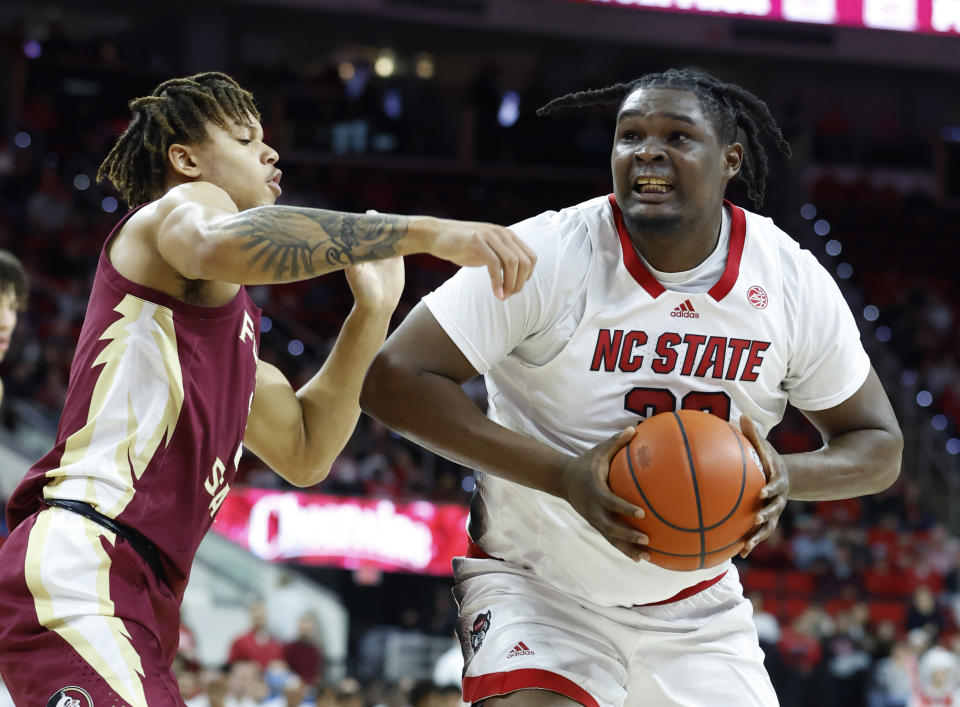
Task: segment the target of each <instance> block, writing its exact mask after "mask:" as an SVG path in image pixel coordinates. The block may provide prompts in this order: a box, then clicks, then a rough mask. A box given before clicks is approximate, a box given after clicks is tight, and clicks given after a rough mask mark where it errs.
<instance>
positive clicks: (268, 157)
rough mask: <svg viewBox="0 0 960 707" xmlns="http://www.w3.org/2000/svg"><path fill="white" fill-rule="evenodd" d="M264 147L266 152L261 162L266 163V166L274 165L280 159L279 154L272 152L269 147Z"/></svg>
mask: <svg viewBox="0 0 960 707" xmlns="http://www.w3.org/2000/svg"><path fill="white" fill-rule="evenodd" d="M264 147H266V148H267V150H266V152H265V153H264V159H263V161H264V162H266V163H267V164H276V163H277V162H278V161H279V159H280V153H279V152H277V151H276V150H274V149H273V148H272V147H270V146H269V145H264Z"/></svg>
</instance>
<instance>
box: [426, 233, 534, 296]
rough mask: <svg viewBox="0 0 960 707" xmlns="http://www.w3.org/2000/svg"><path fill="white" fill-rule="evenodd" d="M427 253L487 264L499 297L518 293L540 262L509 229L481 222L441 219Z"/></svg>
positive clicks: (460, 261)
mask: <svg viewBox="0 0 960 707" xmlns="http://www.w3.org/2000/svg"><path fill="white" fill-rule="evenodd" d="M427 252H428V253H431V254H433V255H435V256H437V257H438V258H443V259H444V260H449V261H451V262H453V263H456V264H457V265H464V266H467V267H472V266H483V267H486V268H487V272H488V273H489V275H490V284H491V285H492V287H493V294H494V295H496V296H497V297H498V298H499V299H506V298H507V297H509V296H510V295H512V294H514V293H516V292H519V291H520V290H521V289H522V288H523V286H524V284H525V283H526V282H527V280H528V279H529V278H530V275H531V273H533V268H534V266H535V265H536V262H537V256H536V253H534V252H533V250H532V249H531V248H530V247H529V246H528V245H527V244H526V243H524V242H523V241H521V240H520V239H519V238H518V237H517V235H516V234H515V233H514V232H513V231H511V230H510V229H509V228H504V227H503V226H497V225H494V224H492V223H481V222H478V221H450V220H446V219H438V220H437V233H436V235H435V236H434V238H433V242H432V243H431V245H430V246H429V247H428V248H427Z"/></svg>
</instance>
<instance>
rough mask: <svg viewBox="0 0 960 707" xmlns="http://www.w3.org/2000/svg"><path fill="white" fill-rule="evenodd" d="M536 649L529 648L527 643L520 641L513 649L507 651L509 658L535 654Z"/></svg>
mask: <svg viewBox="0 0 960 707" xmlns="http://www.w3.org/2000/svg"><path fill="white" fill-rule="evenodd" d="M534 654H535V651H532V650H530V649H529V648H527V644H526V643H524V642H523V641H520V643H518V644H517V645H515V646H514V647H513V649H512V650H511V651H510V652H509V653H507V658H516V657H517V656H518V655H534Z"/></svg>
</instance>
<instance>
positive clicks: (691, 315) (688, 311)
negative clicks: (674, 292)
mask: <svg viewBox="0 0 960 707" xmlns="http://www.w3.org/2000/svg"><path fill="white" fill-rule="evenodd" d="M670 316H671V317H683V318H684V319H699V318H700V315H699V314H697V310H695V309H694V308H693V305H692V304H690V300H687V301H686V302H684V303H683V304H681V305H680V306H679V307H674V309H673V311H672V312H670Z"/></svg>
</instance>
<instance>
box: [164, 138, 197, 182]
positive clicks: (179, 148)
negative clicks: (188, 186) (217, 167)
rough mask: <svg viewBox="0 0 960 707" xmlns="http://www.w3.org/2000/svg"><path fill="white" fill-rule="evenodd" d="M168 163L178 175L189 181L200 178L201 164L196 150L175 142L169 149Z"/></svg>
mask: <svg viewBox="0 0 960 707" xmlns="http://www.w3.org/2000/svg"><path fill="white" fill-rule="evenodd" d="M167 161H168V162H169V163H170V167H171V168H172V169H173V170H174V171H175V172H177V173H179V174H182V175H183V176H184V177H187V178H189V179H197V178H198V177H200V164H199V162H198V159H197V154H196V148H195V147H194V146H192V145H184V144H182V143H179V142H175V143H173V144H172V145H170V147H168V148H167Z"/></svg>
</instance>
